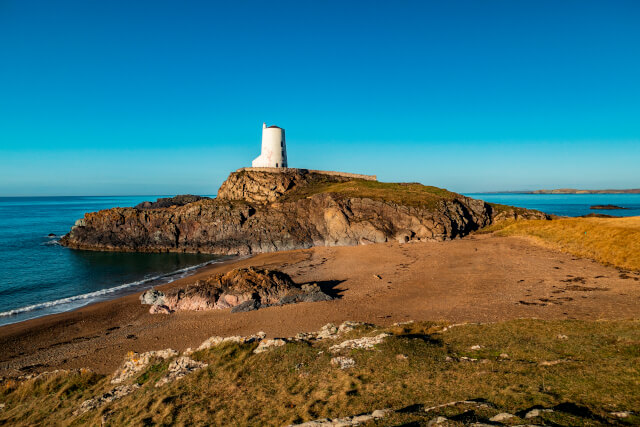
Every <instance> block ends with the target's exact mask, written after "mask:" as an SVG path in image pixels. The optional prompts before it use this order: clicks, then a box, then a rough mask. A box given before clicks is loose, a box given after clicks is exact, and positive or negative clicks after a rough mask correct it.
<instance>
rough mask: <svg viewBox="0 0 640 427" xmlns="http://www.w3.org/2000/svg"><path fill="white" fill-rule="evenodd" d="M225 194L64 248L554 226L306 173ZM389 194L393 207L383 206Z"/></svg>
mask: <svg viewBox="0 0 640 427" xmlns="http://www.w3.org/2000/svg"><path fill="white" fill-rule="evenodd" d="M336 185H337V186H339V187H335V186H336ZM361 187H362V188H361ZM404 192H406V194H405V193H404ZM219 193H220V194H219V196H218V197H217V198H216V199H201V200H197V201H195V202H192V203H187V204H184V205H182V206H177V205H173V206H171V207H164V208H156V209H153V208H147V207H145V208H144V209H140V208H113V209H108V210H103V211H99V212H93V213H88V214H86V215H85V216H84V218H83V219H80V220H78V221H77V222H76V225H75V226H74V227H73V228H72V229H71V231H70V232H69V233H68V234H67V235H66V236H64V237H63V238H62V240H61V242H62V244H64V245H66V246H69V247H72V248H78V249H90V250H114V251H141V252H165V251H172V252H203V253H212V254H225V255H227V254H241V255H243V254H252V253H259V252H272V251H279V250H290V249H297V248H308V247H311V246H318V245H325V246H337V245H358V244H366V243H376V242H386V241H400V242H409V241H418V240H419V241H442V240H448V239H453V238H456V237H461V236H465V235H467V234H469V233H470V232H472V231H474V230H477V229H479V228H481V227H484V226H486V225H489V224H491V223H493V222H495V221H497V220H503V219H511V218H516V219H517V218H519V217H524V218H539V219H548V216H547V215H545V214H543V213H541V212H537V211H530V210H524V209H517V208H507V207H498V208H497V207H495V206H493V205H490V204H488V203H485V202H483V201H481V200H475V199H471V198H468V197H464V196H461V195H459V194H455V193H450V192H446V191H445V190H441V189H435V187H425V186H421V185H419V184H385V183H378V182H369V183H365V182H364V181H350V180H349V179H346V178H344V177H339V176H320V174H305V173H300V172H299V171H294V172H291V173H286V172H281V173H265V172H255V173H252V172H249V171H243V172H236V173H232V174H231V176H230V177H229V179H228V180H227V181H226V182H225V183H224V184H223V185H222V187H221V189H220V192H219ZM261 194H262V195H264V199H262V200H259V199H260V197H259V195H261ZM387 194H392V195H393V197H391V199H392V200H389V199H388V198H387V199H385V195H387ZM381 195H382V196H381ZM416 195H417V196H416ZM400 196H402V197H400ZM411 197H414V199H412V198H411ZM415 197H417V199H415ZM406 200H408V201H406ZM416 200H417V201H416ZM424 200H426V202H423V201H424Z"/></svg>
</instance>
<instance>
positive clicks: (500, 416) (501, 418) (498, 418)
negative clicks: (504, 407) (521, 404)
mask: <svg viewBox="0 0 640 427" xmlns="http://www.w3.org/2000/svg"><path fill="white" fill-rule="evenodd" d="M514 416H515V415H513V414H509V413H507V412H501V413H499V414H498V415H494V416H493V417H491V418H489V421H493V422H502V421H505V420H508V419H509V418H513V417H514Z"/></svg>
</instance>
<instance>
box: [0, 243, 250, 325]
mask: <svg viewBox="0 0 640 427" xmlns="http://www.w3.org/2000/svg"><path fill="white" fill-rule="evenodd" d="M247 257H250V256H227V257H223V256H221V257H220V258H219V259H212V260H210V261H206V262H203V263H201V264H196V265H193V266H190V267H184V268H180V269H178V270H175V271H172V272H169V273H164V274H159V275H156V276H153V277H149V278H145V279H140V280H137V281H134V282H129V283H122V284H120V285H116V286H113V287H110V288H104V289H100V290H97V291H93V292H88V293H84V294H79V295H72V296H69V297H65V298H60V299H57V300H52V301H44V302H41V303H37V304H32V305H28V306H23V307H17V308H14V309H10V310H6V311H3V312H2V313H0V322H1V321H2V320H4V319H10V318H12V317H13V316H20V315H23V314H27V313H31V312H34V311H35V312H37V311H38V310H46V309H47V308H49V307H56V306H58V305H65V304H73V303H74V302H76V301H82V300H85V299H87V300H90V301H87V302H86V303H84V304H80V305H75V306H73V307H70V308H68V309H65V310H62V311H55V312H45V313H42V314H39V315H36V316H34V317H28V318H25V319H20V320H15V321H11V322H8V323H1V324H0V328H2V327H4V326H8V325H14V324H16V323H22V322H27V321H29V320H34V319H40V318H42V317H47V316H54V315H56V314H63V313H69V312H72V311H75V310H79V309H82V308H84V307H88V306H90V305H93V304H99V303H101V302H108V301H112V300H115V299H118V298H123V297H126V296H128V295H131V294H139V293H141V292H144V291H146V290H148V289H151V288H155V287H158V286H163V285H167V284H170V283H173V282H175V281H177V280H180V279H183V278H187V277H189V276H192V275H194V274H197V273H198V272H200V271H201V270H203V269H206V268H207V267H210V266H212V265H217V264H223V263H226V262H233V261H236V260H240V259H244V258H247ZM192 270H193V271H192ZM163 279H169V281H168V282H164V281H163ZM110 294H111V295H112V296H111V297H108V295H110Z"/></svg>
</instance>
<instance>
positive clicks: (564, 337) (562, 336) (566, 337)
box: [556, 334, 569, 340]
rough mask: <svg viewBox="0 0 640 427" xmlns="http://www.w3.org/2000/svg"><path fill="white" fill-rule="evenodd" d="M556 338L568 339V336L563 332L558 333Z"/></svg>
mask: <svg viewBox="0 0 640 427" xmlns="http://www.w3.org/2000/svg"><path fill="white" fill-rule="evenodd" d="M556 338H558V339H559V340H568V339H569V337H568V336H566V335H563V334H560V335H558V336H557V337H556Z"/></svg>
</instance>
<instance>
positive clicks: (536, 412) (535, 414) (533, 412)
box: [524, 409, 553, 419]
mask: <svg viewBox="0 0 640 427" xmlns="http://www.w3.org/2000/svg"><path fill="white" fill-rule="evenodd" d="M543 412H553V409H532V410H530V411H529V412H527V414H526V415H525V416H524V417H525V418H527V419H528V418H535V417H539V416H540V415H541V414H542V413H543Z"/></svg>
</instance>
